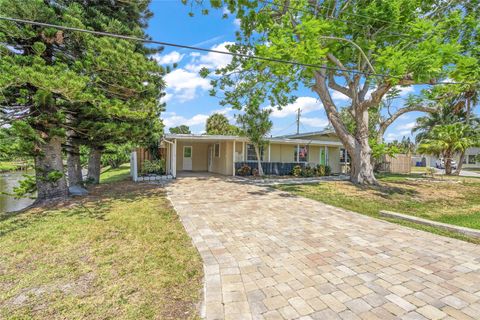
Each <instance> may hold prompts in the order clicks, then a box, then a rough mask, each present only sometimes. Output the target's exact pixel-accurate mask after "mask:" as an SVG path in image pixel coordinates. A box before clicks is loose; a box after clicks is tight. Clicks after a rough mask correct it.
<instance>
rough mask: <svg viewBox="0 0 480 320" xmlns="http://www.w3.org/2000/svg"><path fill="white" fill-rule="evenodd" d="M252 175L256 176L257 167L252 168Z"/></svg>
mask: <svg viewBox="0 0 480 320" xmlns="http://www.w3.org/2000/svg"><path fill="white" fill-rule="evenodd" d="M252 175H253V176H255V177H258V169H256V168H253V169H252Z"/></svg>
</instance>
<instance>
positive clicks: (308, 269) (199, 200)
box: [167, 176, 480, 320]
mask: <svg viewBox="0 0 480 320" xmlns="http://www.w3.org/2000/svg"><path fill="white" fill-rule="evenodd" d="M167 191H168V194H169V198H170V200H171V202H172V204H173V205H174V206H175V209H176V210H177V212H178V214H179V215H180V217H181V219H182V222H183V224H184V226H185V229H186V230H187V232H188V233H189V235H190V236H191V237H192V239H193V242H194V244H195V246H196V247H197V248H198V250H199V252H200V254H201V256H202V258H203V261H204V270H205V297H204V304H203V311H202V313H203V315H204V316H205V317H206V319H322V320H323V319H398V318H400V319H480V246H478V245H474V244H470V243H466V242H462V241H459V240H455V239H450V238H445V237H441V236H437V235H434V234H430V233H426V232H422V231H418V230H413V229H409V228H405V227H402V226H399V225H396V224H391V223H388V222H384V221H381V220H376V219H373V218H369V217H366V216H362V215H359V214H355V213H352V212H348V211H345V210H342V209H338V208H335V207H332V206H329V205H325V204H322V203H320V202H316V201H313V200H309V199H305V198H302V197H297V196H294V195H291V194H288V193H285V192H281V191H276V190H273V189H269V188H266V187H260V186H254V185H248V184H242V183H239V182H235V181H234V180H233V179H228V178H222V177H218V176H192V177H183V178H179V179H177V180H176V181H175V182H173V183H171V184H170V185H168V186H167Z"/></svg>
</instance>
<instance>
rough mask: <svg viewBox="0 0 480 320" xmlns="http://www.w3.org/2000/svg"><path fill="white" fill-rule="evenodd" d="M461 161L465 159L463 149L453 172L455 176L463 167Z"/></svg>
mask: <svg viewBox="0 0 480 320" xmlns="http://www.w3.org/2000/svg"><path fill="white" fill-rule="evenodd" d="M463 161H465V151H463V152H462V153H460V159H459V160H458V163H457V169H456V170H455V172H454V173H453V174H454V175H456V176H459V175H460V172H461V171H462V169H463Z"/></svg>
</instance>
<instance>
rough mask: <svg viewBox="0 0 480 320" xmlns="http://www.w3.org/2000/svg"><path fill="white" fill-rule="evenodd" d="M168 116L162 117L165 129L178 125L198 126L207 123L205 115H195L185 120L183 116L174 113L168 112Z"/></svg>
mask: <svg viewBox="0 0 480 320" xmlns="http://www.w3.org/2000/svg"><path fill="white" fill-rule="evenodd" d="M168 114H169V115H168V116H164V117H163V123H164V124H165V127H167V128H171V127H176V126H180V125H182V124H183V125H186V126H196V125H200V124H204V123H205V121H207V118H208V115H206V114H196V115H194V116H193V117H191V118H185V117H183V116H179V115H177V114H176V113H175V112H169V113H168Z"/></svg>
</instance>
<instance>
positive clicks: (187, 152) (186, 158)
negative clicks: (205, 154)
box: [183, 146, 193, 171]
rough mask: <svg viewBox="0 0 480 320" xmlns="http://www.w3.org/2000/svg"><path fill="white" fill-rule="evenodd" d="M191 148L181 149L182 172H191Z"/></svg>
mask: <svg viewBox="0 0 480 320" xmlns="http://www.w3.org/2000/svg"><path fill="white" fill-rule="evenodd" d="M192 151H193V150H192V147H191V146H184V147H183V170H189V171H192Z"/></svg>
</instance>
